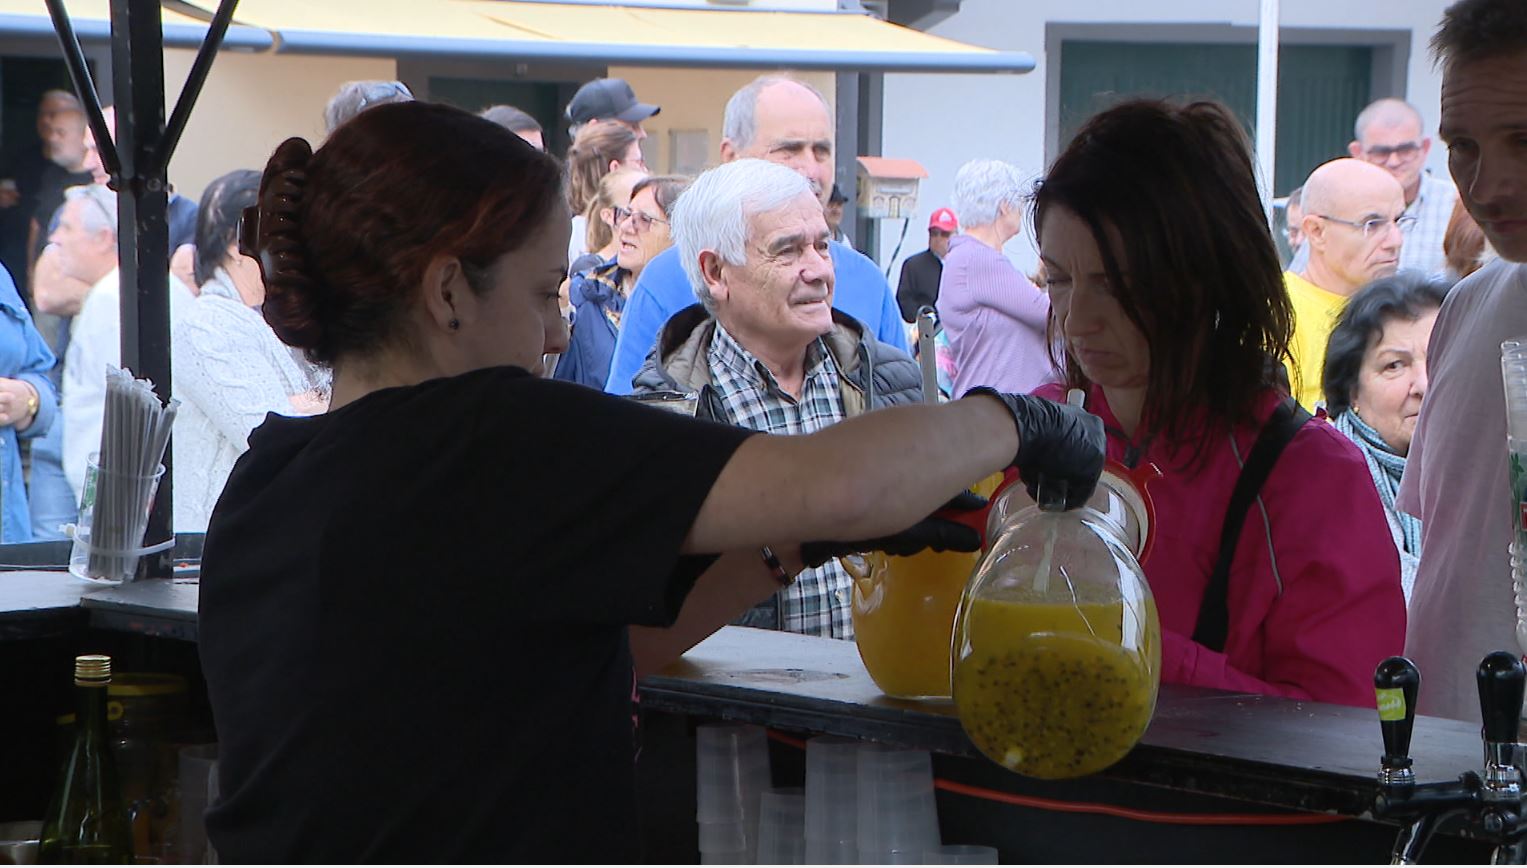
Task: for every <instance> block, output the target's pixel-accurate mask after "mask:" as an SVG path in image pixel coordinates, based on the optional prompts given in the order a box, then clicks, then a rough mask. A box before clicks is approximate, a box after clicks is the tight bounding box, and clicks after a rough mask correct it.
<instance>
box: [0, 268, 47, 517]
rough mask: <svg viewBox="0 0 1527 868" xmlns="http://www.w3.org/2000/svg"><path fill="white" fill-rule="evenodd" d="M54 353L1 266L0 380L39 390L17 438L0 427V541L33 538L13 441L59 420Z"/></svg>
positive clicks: (13, 430)
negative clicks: (29, 420) (28, 420)
mask: <svg viewBox="0 0 1527 868" xmlns="http://www.w3.org/2000/svg"><path fill="white" fill-rule="evenodd" d="M54 361H55V360H54V358H53V351H52V350H50V349H48V345H47V343H46V342H45V341H43V339H42V335H40V334H38V333H37V328H36V327H35V326H33V325H32V315H31V314H29V313H27V309H26V305H24V304H22V302H21V296H20V294H18V293H17V292H16V284H15V282H14V281H12V280H11V275H10V272H8V271H6V270H5V269H3V268H0V377H5V378H9V379H16V380H24V381H26V382H27V383H30V384H31V386H32V388H34V389H36V390H37V416H36V418H34V419H33V420H32V424H31V425H30V426H28V427H27V429H26V431H23V432H22V433H21V434H20V435H18V434H17V433H16V428H15V426H13V425H7V426H5V427H4V428H0V542H7V543H18V542H31V540H32V512H31V509H30V508H28V506H27V489H26V482H25V481H24V480H23V479H22V475H21V448H20V446H19V445H18V442H17V437H18V436H20V437H25V438H27V439H29V440H30V439H31V438H33V437H40V436H42V435H43V434H46V433H48V429H49V428H50V427H52V425H53V421H54V419H55V418H56V417H57V416H58V392H57V391H55V390H54V388H53V382H52V381H51V380H49V379H48V371H50V370H52V368H53V364H54Z"/></svg>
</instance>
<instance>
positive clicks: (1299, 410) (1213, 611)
mask: <svg viewBox="0 0 1527 868" xmlns="http://www.w3.org/2000/svg"><path fill="white" fill-rule="evenodd" d="M1310 419H1311V416H1310V414H1309V413H1308V412H1306V411H1305V409H1304V408H1303V407H1300V406H1299V405H1298V403H1296V402H1295V401H1294V399H1293V398H1289V399H1287V400H1286V401H1284V402H1283V403H1282V404H1280V405H1279V406H1278V409H1276V410H1274V411H1273V414H1272V416H1271V417H1270V418H1269V419H1268V420H1267V424H1266V425H1264V426H1263V427H1262V433H1261V434H1260V435H1258V437H1257V443H1256V445H1255V446H1253V447H1252V448H1251V455H1249V456H1248V457H1247V458H1246V463H1245V464H1243V465H1241V474H1240V476H1238V477H1236V480H1235V489H1234V491H1232V492H1231V494H1230V506H1229V508H1227V509H1226V510H1225V524H1224V527H1223V528H1221V530H1220V536H1219V555H1218V556H1217V557H1216V558H1215V561H1214V572H1212V573H1210V574H1209V587H1207V588H1205V589H1204V600H1203V603H1202V604H1201V605H1200V606H1199V609H1198V626H1197V627H1196V628H1195V629H1194V630H1193V641H1194V642H1197V643H1198V644H1200V645H1203V646H1205V647H1207V648H1210V649H1213V650H1215V651H1224V650H1225V638H1226V636H1227V635H1228V634H1229V632H1230V610H1229V608H1228V606H1227V600H1228V599H1229V592H1230V563H1231V561H1233V560H1235V549H1236V545H1237V543H1239V542H1240V539H1241V527H1242V526H1243V525H1244V524H1245V523H1246V514H1247V513H1248V512H1250V511H1251V505H1252V504H1253V503H1255V502H1256V499H1257V495H1258V494H1259V493H1261V491H1262V485H1263V483H1265V482H1267V477H1268V476H1269V475H1270V474H1271V473H1272V469H1273V465H1274V464H1276V463H1277V462H1278V456H1279V455H1281V454H1283V447H1285V446H1287V445H1288V444H1289V441H1290V440H1293V439H1294V435H1295V434H1297V433H1298V432H1299V429H1300V428H1302V427H1304V423H1306V422H1308V421H1310Z"/></svg>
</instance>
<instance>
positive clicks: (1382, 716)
mask: <svg viewBox="0 0 1527 868" xmlns="http://www.w3.org/2000/svg"><path fill="white" fill-rule="evenodd" d="M1373 692H1374V693H1376V694H1378V701H1379V720H1382V721H1385V722H1389V721H1395V720H1404V719H1405V691H1404V690H1401V689H1400V688H1398V687H1380V688H1377V689H1375V690H1374V691H1373Z"/></svg>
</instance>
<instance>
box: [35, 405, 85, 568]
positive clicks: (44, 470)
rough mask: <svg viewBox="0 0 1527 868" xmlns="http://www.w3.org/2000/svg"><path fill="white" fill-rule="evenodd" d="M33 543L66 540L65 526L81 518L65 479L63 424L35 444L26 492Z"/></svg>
mask: <svg viewBox="0 0 1527 868" xmlns="http://www.w3.org/2000/svg"><path fill="white" fill-rule="evenodd" d="M27 502H28V504H29V505H30V506H31V510H32V538H33V539H34V540H49V539H63V538H64V532H63V530H62V529H61V528H62V526H63V525H65V524H68V523H70V522H73V521H76V520H77V519H78V518H79V514H80V509H79V504H78V503H76V502H75V500H74V489H72V488H70V487H69V480H68V479H66V478H65V477H64V420H63V419H57V420H55V421H54V423H53V427H52V428H50V429H48V433H46V434H44V435H42V436H41V437H39V438H37V439H36V440H33V441H32V482H31V486H30V487H29V489H28V491H27Z"/></svg>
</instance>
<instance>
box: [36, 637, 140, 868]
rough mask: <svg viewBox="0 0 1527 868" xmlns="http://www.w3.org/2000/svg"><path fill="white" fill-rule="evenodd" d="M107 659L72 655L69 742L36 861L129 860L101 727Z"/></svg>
mask: <svg viewBox="0 0 1527 868" xmlns="http://www.w3.org/2000/svg"><path fill="white" fill-rule="evenodd" d="M109 684H111V658H110V657H107V656H105V655H101V654H84V655H81V656H79V657H76V658H74V698H75V708H76V713H75V718H74V747H73V748H71V749H70V751H69V758H68V760H67V761H66V762H65V763H64V767H63V770H62V771H61V773H60V774H59V778H58V786H57V787H55V788H54V791H53V802H52V804H51V805H50V806H49V808H48V814H47V818H46V819H45V820H44V821H43V826H42V842H41V846H39V847H38V850H37V861H38V863H39V864H42V865H128V864H132V862H133V837H132V829H131V826H130V825H129V824H128V820H127V807H126V806H125V805H124V804H123V801H122V786H121V784H120V783H119V782H118V780H117V766H116V762H115V760H114V759H113V757H112V754H111V739H110V737H109V736H108V735H107V732H106V688H107V686H108V685H109Z"/></svg>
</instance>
